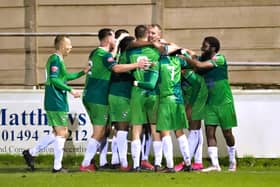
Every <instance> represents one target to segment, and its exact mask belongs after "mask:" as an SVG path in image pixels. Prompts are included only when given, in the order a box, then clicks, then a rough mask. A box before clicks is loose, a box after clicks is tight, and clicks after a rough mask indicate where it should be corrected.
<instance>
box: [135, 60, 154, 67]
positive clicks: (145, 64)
mask: <svg viewBox="0 0 280 187" xmlns="http://www.w3.org/2000/svg"><path fill="white" fill-rule="evenodd" d="M150 66H151V63H150V62H149V61H148V59H144V58H143V59H140V60H139V61H138V62H137V67H138V68H140V69H149V67H150Z"/></svg>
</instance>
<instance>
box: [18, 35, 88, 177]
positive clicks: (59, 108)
mask: <svg viewBox="0 0 280 187" xmlns="http://www.w3.org/2000/svg"><path fill="white" fill-rule="evenodd" d="M54 45H55V49H56V52H55V53H54V54H52V55H51V56H50V57H49V59H48V62H47V64H46V75H47V80H46V83H45V97H44V107H45V110H46V112H47V119H48V124H49V125H50V126H52V127H53V134H50V135H48V136H45V137H43V138H42V139H41V140H40V141H39V143H38V144H37V145H36V146H35V147H33V148H31V149H29V150H25V151H23V156H24V158H25V160H26V163H27V165H28V166H29V167H30V168H31V169H32V170H34V162H33V157H34V156H36V155H37V153H38V152H39V151H40V150H42V149H44V148H45V147H47V146H48V145H49V144H51V143H54V167H53V172H54V173H56V172H65V171H66V170H65V169H63V168H62V164H61V162H62V157H63V148H64V143H65V140H66V138H67V136H68V128H67V126H68V114H67V112H69V106H68V101H67V92H69V93H71V95H73V96H74V97H75V98H79V97H80V92H78V91H76V90H75V89H73V88H72V87H70V86H68V85H67V84H66V82H67V81H70V80H74V79H77V78H79V77H81V76H83V75H84V74H85V73H87V72H88V71H89V68H90V67H87V68H85V69H84V70H83V71H80V72H78V73H68V72H67V69H66V67H65V64H64V57H66V56H67V55H68V54H69V53H70V51H71V49H72V45H71V40H70V38H69V37H67V36H57V37H56V38H55V41H54Z"/></svg>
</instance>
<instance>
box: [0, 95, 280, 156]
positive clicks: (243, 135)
mask: <svg viewBox="0 0 280 187" xmlns="http://www.w3.org/2000/svg"><path fill="white" fill-rule="evenodd" d="M233 93H234V99H235V106H236V112H237V117H238V127H237V128H235V129H234V134H235V137H236V146H237V156H238V157H244V156H254V157H269V158H273V157H279V156H280V145H279V144H280V135H279V132H280V126H279V125H278V115H280V114H279V111H278V108H279V106H280V91H279V90H250V91H248V90H247V91H244V90H233ZM69 104H70V118H69V119H70V120H69V121H70V122H69V128H70V130H71V131H72V140H69V141H67V142H66V152H68V153H71V154H81V153H83V152H84V151H85V145H86V140H87V138H88V137H90V135H91V133H92V128H91V125H90V121H89V119H88V117H87V114H86V112H85V110H84V107H83V105H82V102H81V100H80V99H74V98H72V97H71V96H69ZM44 113H45V112H44V110H43V91H41V90H40V91H38V90H0V154H1V153H2V154H7V153H8V154H20V153H21V152H22V150H23V149H26V148H29V147H31V146H33V145H35V143H36V142H37V141H38V139H39V138H40V137H42V136H43V135H44V134H46V133H48V132H51V128H50V127H49V126H47V125H46V123H45V116H44ZM217 137H218V145H219V154H220V155H221V156H226V155H227V153H226V146H225V141H224V139H223V138H222V135H221V132H220V130H218V132H217ZM52 151H53V149H52V147H50V148H48V149H45V150H44V151H43V153H50V152H52ZM174 151H175V155H177V156H179V155H180V152H179V150H178V144H177V141H175V139H174ZM204 156H207V146H206V141H205V143H204Z"/></svg>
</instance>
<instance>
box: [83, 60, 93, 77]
mask: <svg viewBox="0 0 280 187" xmlns="http://www.w3.org/2000/svg"><path fill="white" fill-rule="evenodd" d="M91 67H92V61H91V60H89V61H88V65H87V66H86V67H85V68H84V72H85V74H87V73H88V72H89V71H90V69H91Z"/></svg>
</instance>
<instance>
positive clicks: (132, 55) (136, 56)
mask: <svg viewBox="0 0 280 187" xmlns="http://www.w3.org/2000/svg"><path fill="white" fill-rule="evenodd" d="M127 56H128V61H129V63H137V62H139V61H141V60H147V61H148V62H150V63H151V67H150V68H147V69H136V70H134V71H133V77H134V79H135V80H136V81H138V82H149V83H152V84H150V85H149V87H147V88H149V89H146V90H145V91H146V92H148V93H156V91H155V90H154V88H155V84H156V82H154V81H153V80H151V79H152V78H153V77H154V75H155V74H158V72H159V63H158V61H159V58H160V53H159V51H158V50H157V49H156V48H154V47H149V46H148V47H141V48H135V49H131V50H129V51H127Z"/></svg>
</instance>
